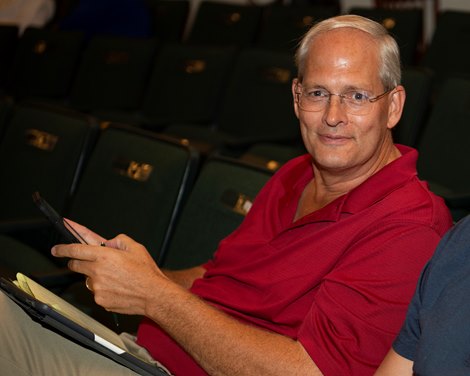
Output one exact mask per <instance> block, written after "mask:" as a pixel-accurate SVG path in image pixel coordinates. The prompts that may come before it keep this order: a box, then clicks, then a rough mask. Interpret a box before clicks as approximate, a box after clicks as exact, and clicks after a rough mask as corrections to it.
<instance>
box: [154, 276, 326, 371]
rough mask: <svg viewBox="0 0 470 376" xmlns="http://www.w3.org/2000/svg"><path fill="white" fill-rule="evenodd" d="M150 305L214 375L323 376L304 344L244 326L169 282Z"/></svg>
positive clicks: (158, 319) (156, 318)
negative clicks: (291, 375) (287, 375)
mask: <svg viewBox="0 0 470 376" xmlns="http://www.w3.org/2000/svg"><path fill="white" fill-rule="evenodd" d="M161 287H162V288H160V289H159V293H158V297H157V298H156V299H155V296H153V298H154V299H153V300H152V302H151V303H149V304H148V305H147V312H146V316H147V317H149V318H150V319H153V320H154V321H155V322H157V323H158V324H159V326H160V327H162V328H163V329H164V330H165V331H166V332H167V333H168V334H169V335H170V336H171V337H173V338H174V339H175V340H176V341H177V342H178V343H179V344H180V345H181V346H182V347H183V348H184V349H185V350H186V351H187V352H188V353H189V354H190V355H191V356H192V357H193V358H194V359H195V360H196V361H197V362H198V363H199V364H200V365H201V366H202V367H203V368H204V369H205V370H206V371H207V372H208V373H209V374H210V375H230V376H233V375H286V374H293V375H321V372H320V370H319V369H318V368H317V367H316V366H315V364H314V362H313V361H312V359H311V358H310V357H309V355H308V354H307V352H306V351H305V349H304V348H303V347H302V345H301V344H300V343H299V342H296V341H294V340H292V339H290V338H287V337H284V336H281V335H279V334H276V333H272V332H268V331H265V330H262V329H259V328H255V327H252V326H248V325H246V324H243V323H241V322H239V321H237V320H235V319H234V318H232V317H230V316H228V315H226V314H224V313H223V312H221V311H219V310H217V309H216V308H214V307H212V306H210V305H208V304H207V303H205V302H204V301H202V300H200V299H199V298H198V297H196V296H194V295H192V294H191V293H189V292H188V291H186V290H184V289H182V288H181V287H180V286H177V285H175V284H173V283H172V282H170V281H166V282H165V283H164V284H163V285H161Z"/></svg>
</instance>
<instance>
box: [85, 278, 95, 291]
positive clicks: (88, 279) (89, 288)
mask: <svg viewBox="0 0 470 376" xmlns="http://www.w3.org/2000/svg"><path fill="white" fill-rule="evenodd" d="M85 286H86V288H87V289H88V290H90V291H91V292H93V289H92V288H91V287H90V277H86V279H85Z"/></svg>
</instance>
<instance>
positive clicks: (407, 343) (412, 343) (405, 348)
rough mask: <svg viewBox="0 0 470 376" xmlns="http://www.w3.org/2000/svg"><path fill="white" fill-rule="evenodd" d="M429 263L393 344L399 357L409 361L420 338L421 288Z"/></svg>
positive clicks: (424, 281)
mask: <svg viewBox="0 0 470 376" xmlns="http://www.w3.org/2000/svg"><path fill="white" fill-rule="evenodd" d="M429 265H430V262H428V263H427V264H426V266H425V267H424V269H423V272H422V274H421V276H420V278H419V280H418V284H417V286H416V291H415V294H414V296H413V299H412V300H411V303H410V305H409V307H408V312H407V314H406V319H405V322H404V323H403V326H402V328H401V330H400V333H399V334H398V336H397V338H396V339H395V341H394V343H393V349H394V350H395V351H396V352H397V353H398V354H400V355H401V356H403V357H405V358H407V359H409V360H414V359H415V353H416V348H417V347H418V342H419V339H420V337H421V327H420V325H419V316H420V311H421V308H422V305H423V300H422V296H423V288H424V286H425V285H426V279H427V276H428V273H429V269H430V266H429Z"/></svg>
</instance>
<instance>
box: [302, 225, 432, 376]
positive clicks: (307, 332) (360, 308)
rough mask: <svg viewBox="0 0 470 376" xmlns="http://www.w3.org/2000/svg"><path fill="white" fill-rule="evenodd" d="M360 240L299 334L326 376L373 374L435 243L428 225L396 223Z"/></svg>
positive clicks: (324, 287) (327, 280) (339, 266)
mask: <svg viewBox="0 0 470 376" xmlns="http://www.w3.org/2000/svg"><path fill="white" fill-rule="evenodd" d="M360 238H361V240H360V241H358V242H357V243H356V244H352V245H351V247H350V248H349V249H348V251H347V254H345V255H344V256H343V257H342V259H341V260H340V261H339V262H338V264H337V265H336V267H335V268H333V270H332V271H331V272H330V273H329V274H328V275H327V276H326V277H325V278H324V280H323V281H322V283H321V287H320V288H319V291H318V293H317V295H316V296H315V301H314V303H313V305H312V306H311V308H310V312H309V313H308V315H307V316H306V319H305V320H304V322H303V324H302V326H301V329H300V331H299V335H298V340H299V341H300V342H301V343H302V345H303V346H304V348H305V349H306V351H307V352H308V353H309V355H310V356H311V358H312V359H313V361H314V362H315V363H316V365H317V366H318V367H319V368H320V370H321V371H322V372H323V373H324V374H325V375H361V376H363V375H372V374H373V372H374V370H375V369H376V368H377V366H378V365H379V364H380V362H381V360H382V359H383V357H384V356H385V354H386V353H387V351H388V350H389V349H390V346H391V345H392V342H393V340H394V339H395V337H396V335H397V333H398V331H399V330H400V327H401V326H402V324H403V320H404V318H405V314H406V310H407V307H408V304H409V301H410V300H411V297H412V295H413V292H414V291H415V287H416V282H417V279H418V276H419V275H420V272H421V270H422V268H423V266H424V264H425V263H426V262H427V261H428V260H429V258H430V257H431V255H432V252H433V250H434V249H435V247H436V245H437V244H438V242H439V240H440V237H439V235H438V234H437V233H436V232H435V231H433V230H432V229H431V228H429V227H427V226H419V225H416V226H410V225H406V224H403V223H402V224H399V223H396V222H395V223H389V224H381V225H380V226H379V225H377V226H376V228H374V229H370V231H369V233H368V234H367V235H366V236H361V237H360ZM411 245H412V246H411Z"/></svg>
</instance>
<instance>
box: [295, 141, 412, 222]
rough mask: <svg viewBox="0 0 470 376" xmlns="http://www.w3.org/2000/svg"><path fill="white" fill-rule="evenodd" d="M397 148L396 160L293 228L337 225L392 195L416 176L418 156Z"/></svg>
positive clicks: (403, 147) (401, 147)
mask: <svg viewBox="0 0 470 376" xmlns="http://www.w3.org/2000/svg"><path fill="white" fill-rule="evenodd" d="M396 147H397V148H398V150H399V151H400V153H401V156H400V157H399V158H397V159H395V160H394V161H392V162H391V163H389V164H388V165H386V166H385V167H383V168H382V169H380V170H379V171H378V172H376V173H375V174H374V175H372V176H371V177H370V178H369V179H367V180H366V181H364V182H363V183H361V184H360V185H358V186H357V187H356V188H354V189H352V190H351V191H349V192H348V193H346V194H345V195H343V196H341V197H338V198H337V199H336V200H334V201H332V202H331V203H329V204H328V205H327V206H325V207H324V208H322V209H319V210H317V211H315V212H313V213H312V214H311V215H307V216H305V217H303V218H301V219H299V220H298V221H296V222H295V224H294V225H295V226H297V225H302V224H304V223H307V222H312V221H316V220H321V221H338V220H339V219H340V218H341V215H342V214H344V213H347V214H354V213H358V212H360V211H362V210H364V209H366V208H368V207H370V206H372V205H373V204H374V203H376V202H378V201H380V200H382V199H383V198H384V197H386V196H387V195H388V194H390V193H391V192H392V191H394V190H395V189H397V188H399V187H401V186H402V185H403V184H405V183H406V182H407V181H408V180H410V179H411V178H413V177H414V176H416V175H417V172H416V161H417V159H418V152H417V151H416V150H415V149H413V148H410V147H408V146H404V145H396ZM302 180H303V179H302ZM304 187H305V184H304Z"/></svg>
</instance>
